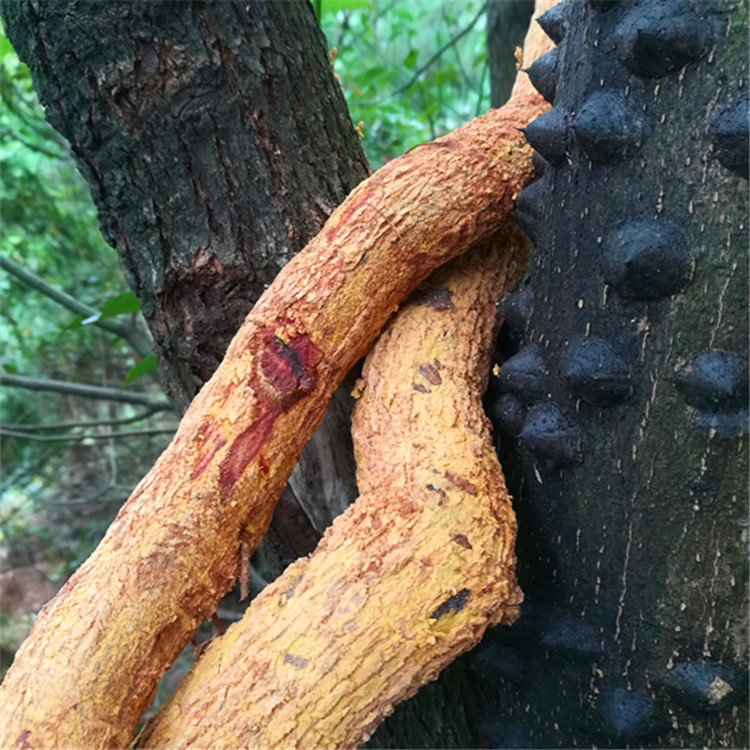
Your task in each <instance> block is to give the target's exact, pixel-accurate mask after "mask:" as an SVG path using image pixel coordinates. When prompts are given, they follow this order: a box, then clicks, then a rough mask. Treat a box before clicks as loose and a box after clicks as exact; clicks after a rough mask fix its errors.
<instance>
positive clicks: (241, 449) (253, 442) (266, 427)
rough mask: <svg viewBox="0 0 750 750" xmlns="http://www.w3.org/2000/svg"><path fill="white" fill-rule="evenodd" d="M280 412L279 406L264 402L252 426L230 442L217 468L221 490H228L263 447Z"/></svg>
mask: <svg viewBox="0 0 750 750" xmlns="http://www.w3.org/2000/svg"><path fill="white" fill-rule="evenodd" d="M279 414H281V409H280V408H273V406H272V405H271V404H266V405H265V409H264V410H263V411H262V412H261V414H260V416H259V417H258V419H256V420H255V422H254V423H253V426H252V427H248V428H247V429H246V430H245V431H244V432H243V433H242V434H240V436H239V437H237V438H236V439H235V441H234V442H233V443H232V445H231V447H230V449H229V451H228V452H227V457H226V458H225V459H224V461H223V462H222V464H221V467H220V468H219V486H220V487H221V489H222V491H223V492H225V493H226V492H229V490H231V489H232V487H234V485H235V483H236V482H237V480H238V479H239V478H240V476H241V475H242V472H243V471H245V469H246V467H247V465H248V464H249V463H250V462H251V461H252V460H253V459H254V458H255V456H256V455H257V454H258V451H260V449H261V448H262V447H263V445H264V444H265V442H266V440H267V439H268V435H269V434H270V432H271V429H272V428H273V425H274V423H275V422H276V419H277V418H278V416H279Z"/></svg>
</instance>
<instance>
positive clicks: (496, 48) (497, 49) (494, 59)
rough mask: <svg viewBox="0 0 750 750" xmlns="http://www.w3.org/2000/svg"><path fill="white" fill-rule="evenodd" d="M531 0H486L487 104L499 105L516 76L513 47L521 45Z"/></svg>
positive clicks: (531, 6) (508, 96)
mask: <svg viewBox="0 0 750 750" xmlns="http://www.w3.org/2000/svg"><path fill="white" fill-rule="evenodd" d="M533 12H534V0H512V1H511V2H509V0H489V2H488V3H487V60H488V63H489V68H490V104H491V105H492V106H493V107H502V106H503V104H505V102H507V101H508V99H509V98H510V91H511V89H512V88H513V82H514V81H515V80H516V72H517V71H516V58H515V55H514V54H513V52H514V50H515V49H516V47H523V39H524V36H526V31H527V29H528V28H529V21H530V19H531V14H532V13H533Z"/></svg>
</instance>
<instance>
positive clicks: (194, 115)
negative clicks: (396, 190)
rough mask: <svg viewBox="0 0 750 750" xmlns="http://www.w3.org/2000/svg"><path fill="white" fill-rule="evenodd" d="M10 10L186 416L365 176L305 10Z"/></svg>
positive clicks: (259, 5) (46, 6)
mask: <svg viewBox="0 0 750 750" xmlns="http://www.w3.org/2000/svg"><path fill="white" fill-rule="evenodd" d="M3 14H4V18H5V21H6V28H7V30H8V33H9V34H10V36H11V40H12V41H13V44H14V45H15V47H16V49H17V50H18V53H19V55H20V56H21V57H22V58H23V59H24V60H27V61H28V62H29V65H30V68H31V70H32V73H33V75H34V80H35V84H36V87H37V90H38V92H39V96H40V98H41V101H42V103H43V104H44V106H45V109H46V114H47V117H48V119H49V121H50V122H51V124H52V125H53V126H54V127H55V128H56V129H57V130H59V131H60V132H61V133H62V134H63V135H64V136H65V137H66V138H67V139H68V140H69V141H70V144H71V148H72V150H73V153H74V154H75V156H76V158H77V159H78V162H79V164H80V166H81V171H82V172H83V173H84V175H85V176H86V177H87V179H88V181H89V184H90V185H91V190H92V196H93V198H94V201H95V203H96V205H97V208H98V210H99V219H100V222H101V225H102V233H103V234H104V236H105V237H106V238H107V239H108V240H109V242H110V243H111V244H112V245H114V246H115V247H116V248H117V249H118V250H119V252H120V258H121V261H122V266H123V268H124V270H125V273H126V275H127V278H128V282H129V284H130V286H131V288H132V289H133V291H134V292H135V294H136V295H137V297H138V299H139V300H140V301H141V304H142V306H143V312H144V314H145V316H146V319H147V321H148V322H149V326H150V328H151V330H152V332H153V334H154V340H155V344H156V347H157V354H158V356H159V363H160V366H161V367H162V368H163V370H164V383H165V384H166V385H167V386H168V388H169V391H170V394H171V395H172V396H173V397H174V399H175V400H176V402H177V403H178V405H179V406H180V407H181V408H182V409H183V410H184V409H185V408H186V407H187V406H188V404H189V403H190V402H191V401H192V399H193V397H194V396H195V394H196V393H197V392H198V390H199V389H200V387H201V386H202V385H203V383H205V382H206V380H208V378H209V377H210V376H211V375H212V373H213V372H214V370H215V369H216V367H217V366H218V364H219V362H220V361H221V359H222V358H223V356H224V351H225V350H226V347H227V345H228V344H229V341H230V340H231V338H232V336H234V334H235V333H236V332H237V329H238V328H239V326H240V324H241V323H242V320H243V319H244V317H245V315H246V314H247V313H248V311H249V310H250V308H251V307H252V305H253V304H254V303H255V301H256V300H257V299H258V297H260V295H261V293H262V292H263V290H264V289H265V287H266V286H267V285H268V284H270V283H271V281H273V279H274V278H275V277H276V275H277V274H278V272H279V271H280V270H281V269H282V268H283V267H284V265H285V264H286V263H287V262H288V261H290V260H291V259H292V258H293V257H294V256H295V255H296V254H297V252H299V251H300V250H301V249H302V248H303V247H304V246H305V245H306V244H307V242H308V241H309V240H310V239H312V237H314V236H315V235H316V234H317V233H318V231H319V230H320V227H321V226H322V225H323V223H324V222H325V220H326V219H327V218H328V216H329V215H330V213H331V211H333V209H334V208H335V207H336V206H338V205H339V204H340V203H341V202H342V201H343V200H344V198H345V197H346V195H347V194H348V193H349V191H350V190H351V189H352V188H353V187H355V186H356V185H357V183H358V182H360V180H362V179H363V178H364V177H366V176H367V174H368V168H367V162H366V159H365V157H364V154H363V153H362V149H361V147H360V145H359V142H358V139H357V135H356V133H355V132H354V129H353V128H352V126H351V122H350V119H349V116H348V113H347V109H346V104H345V102H344V98H343V94H342V93H341V90H340V88H339V86H338V84H337V83H336V81H335V79H334V76H333V75H332V72H331V66H330V64H329V62H328V54H327V50H326V43H325V39H324V37H323V35H322V33H321V32H320V30H319V29H318V28H317V25H316V22H315V17H314V15H313V12H312V8H311V6H310V5H309V3H305V2H285V3H283V4H280V3H267V2H257V1H255V2H243V3H239V2H231V3H230V2H220V3H216V2H214V3H198V2H187V3H125V2H123V3H83V4H82V3H77V2H72V0H66V1H64V2H56V3H43V2H28V3H15V2H7V3H4V4H3ZM289 154H292V155H293V158H289V157H288V156H286V157H285V156H284V155H289Z"/></svg>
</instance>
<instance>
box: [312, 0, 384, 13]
mask: <svg viewBox="0 0 750 750" xmlns="http://www.w3.org/2000/svg"><path fill="white" fill-rule="evenodd" d="M322 8H323V13H327V12H330V13H338V12H339V11H340V10H363V9H367V10H369V9H370V8H372V0H322Z"/></svg>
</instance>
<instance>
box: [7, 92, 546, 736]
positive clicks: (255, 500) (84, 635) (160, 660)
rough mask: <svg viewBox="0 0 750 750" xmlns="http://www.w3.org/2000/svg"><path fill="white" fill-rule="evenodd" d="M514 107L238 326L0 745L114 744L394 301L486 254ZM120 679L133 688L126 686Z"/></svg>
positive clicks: (72, 587)
mask: <svg viewBox="0 0 750 750" xmlns="http://www.w3.org/2000/svg"><path fill="white" fill-rule="evenodd" d="M545 107H546V105H545V104H544V103H543V101H542V100H541V98H540V97H539V96H537V95H534V96H526V97H520V98H518V99H515V100H513V101H512V102H510V103H509V104H507V105H506V106H505V107H503V108H502V109H500V110H495V111H491V112H490V113H488V114H487V115H485V116H483V117H480V118H477V119H476V120H474V121H472V122H470V123H468V124H467V125H465V126H463V127H462V128H459V129H458V130H456V131H455V132H453V133H451V134H450V135H448V136H445V137H443V138H440V139H438V140H436V141H434V142H432V143H430V144H425V145H424V146H421V147H419V148H417V149H415V150H414V151H412V152H411V153H408V154H405V155H404V156H402V157H401V158H399V159H396V160H394V161H392V162H390V163H389V164H388V165H386V166H385V167H383V169H381V170H379V171H378V172H377V173H376V174H374V175H373V176H372V177H370V178H369V179H368V180H366V181H365V182H363V183H362V184H361V185H360V186H359V187H358V188H356V189H355V190H354V191H353V192H352V193H351V194H350V195H349V197H348V198H347V199H346V201H345V202H344V203H343V204H342V205H341V206H340V207H339V208H338V209H337V210H336V211H335V212H334V213H333V214H332V216H331V218H330V219H329V220H328V222H327V223H326V225H325V227H324V229H323V231H322V232H321V233H320V234H319V235H318V236H317V237H316V238H315V239H314V240H313V241H312V242H310V243H309V245H308V246H307V247H306V248H305V250H303V251H302V252H301V253H300V254H299V255H298V256H297V257H296V258H294V259H293V260H292V261H291V262H290V263H289V264H288V265H287V266H286V267H285V268H284V270H283V271H282V272H281V274H279V276H278V278H277V279H276V281H275V282H274V283H273V284H272V285H271V286H270V287H269V289H268V290H267V291H266V292H265V293H264V294H263V296H262V297H261V299H260V300H259V301H258V303H257V305H256V306H255V308H254V309H253V310H252V311H251V312H250V313H249V315H248V317H247V318H246V320H245V322H244V323H243V325H242V327H241V329H240V331H239V332H238V333H237V335H236V336H235V338H234V339H233V341H232V343H231V345H230V347H229V350H228V352H227V355H226V357H225V359H224V361H223V362H222V364H221V365H220V367H219V369H218V370H217V371H216V373H215V374H214V376H213V377H212V378H211V380H210V381H209V382H208V383H207V384H206V386H205V387H204V388H203V389H202V390H201V392H200V393H199V394H198V396H197V397H196V398H195V400H194V401H193V403H192V405H191V406H190V408H189V409H188V411H187V413H186V414H185V417H184V418H183V420H182V422H181V424H180V428H179V430H178V432H177V435H176V436H175V438H174V440H173V441H172V443H171V445H170V446H169V447H168V448H167V449H166V451H165V452H164V453H163V454H162V456H161V457H160V458H159V460H158V461H157V463H156V465H155V466H154V467H153V469H152V470H151V471H150V472H149V473H148V474H147V475H146V477H144V479H143V480H142V481H141V482H140V484H139V485H138V487H136V489H135V490H134V492H133V494H132V495H131V497H130V499H129V500H128V502H127V503H126V504H125V506H124V507H123V509H122V510H121V511H120V513H119V514H118V516H117V518H116V519H115V521H114V522H113V524H112V525H111V527H110V529H109V531H108V532H107V534H106V536H105V537H104V539H103V540H102V542H101V543H100V545H99V546H98V548H97V549H96V551H95V552H94V553H93V554H92V556H91V557H90V558H89V559H88V560H87V561H86V562H85V563H84V564H83V565H82V566H81V568H79V570H78V571H77V572H76V573H75V574H74V575H73V577H72V578H71V579H70V580H69V581H68V583H67V584H66V585H65V586H64V587H63V589H62V590H61V591H60V593H59V594H58V596H57V597H56V598H55V599H54V600H53V601H52V602H51V603H50V604H49V605H48V606H47V607H46V608H45V609H44V610H43V611H42V612H41V613H40V615H39V618H38V619H37V622H36V624H35V626H34V629H33V631H32V633H31V635H30V636H29V638H28V639H27V641H26V642H25V644H24V645H23V646H22V647H21V649H19V651H18V653H17V655H16V661H15V663H14V664H13V666H12V667H11V669H10V670H9V672H8V675H7V676H6V679H5V681H4V683H3V685H2V686H1V687H0V699H1V700H2V701H3V705H4V709H5V717H6V721H4V723H3V726H2V734H1V735H0V743H1V744H3V745H6V746H8V745H15V744H17V743H20V744H22V745H23V744H25V745H26V746H28V747H70V746H78V747H113V746H123V745H124V744H126V743H127V742H128V740H129V738H130V736H132V732H133V729H134V727H135V724H136V722H137V720H138V718H139V717H140V715H141V714H142V712H143V710H144V709H145V708H146V707H147V706H148V704H149V703H150V702H151V700H152V699H153V696H154V693H155V691H156V687H157V683H158V681H159V679H160V678H161V676H162V675H163V673H164V672H165V671H166V669H167V668H168V667H169V665H170V664H171V662H172V661H173V660H174V658H175V657H176V656H177V654H178V653H179V651H180V650H181V649H182V647H183V646H184V645H185V644H186V643H187V642H189V640H190V638H191V637H192V635H193V633H194V631H195V629H196V628H197V626H198V625H199V624H200V623H201V622H202V621H203V620H204V619H205V618H206V617H208V616H209V615H210V614H211V613H212V612H213V611H214V610H215V608H216V605H217V603H218V601H219V599H220V598H221V596H222V595H223V594H224V593H225V592H226V591H227V590H228V589H229V588H230V587H231V585H232V583H233V581H234V579H235V577H236V574H237V553H238V550H239V549H240V547H241V545H242V544H243V543H244V544H245V545H247V546H248V547H250V548H251V549H252V548H254V547H255V546H256V545H257V543H258V541H259V540H260V538H261V537H262V535H263V533H264V531H265V530H266V528H267V526H268V523H269V521H270V517H271V513H272V511H273V507H274V504H275V502H276V500H277V498H278V496H279V494H280V492H281V490H282V488H283V486H284V483H285V482H286V479H287V477H288V476H289V473H290V472H291V470H292V468H293V467H294V464H295V462H296V461H297V459H298V457H299V454H300V452H301V450H302V448H303V446H304V444H305V442H306V440H307V439H308V438H309V436H310V435H311V433H312V432H313V430H314V429H315V427H316V426H317V425H318V423H319V422H320V420H321V418H322V416H323V413H324V409H325V405H326V403H327V401H328V399H329V398H330V395H331V393H332V392H333V390H334V389H335V387H336V386H337V384H338V383H339V382H340V381H341V379H342V378H343V377H344V375H345V374H346V372H347V371H348V370H349V369H350V368H351V366H352V365H353V364H354V363H355V362H356V361H357V360H358V359H359V358H360V357H361V356H363V355H364V353H365V352H366V351H367V349H368V347H369V346H370V344H371V343H372V341H373V340H374V338H375V337H376V336H377V334H378V333H379V331H380V329H381V328H382V327H383V325H384V324H385V322H386V321H387V319H388V317H389V316H390V314H391V313H392V312H393V311H394V310H395V309H396V308H397V306H398V304H399V303H400V302H401V301H402V300H403V299H405V298H406V297H407V296H408V294H409V293H410V292H411V291H412V290H413V289H414V288H415V287H416V286H417V284H418V283H419V282H420V281H421V280H423V279H424V278H426V277H427V276H428V275H429V273H430V272H431V271H433V270H434V269H435V268H437V267H438V266H440V265H442V264H443V263H445V262H447V261H448V260H450V259H451V258H453V257H455V256H457V255H458V254H460V253H461V252H464V251H465V250H466V249H468V248H470V247H473V246H476V245H478V244H481V243H483V242H486V241H487V240H488V239H489V238H490V237H491V236H492V234H493V233H494V232H495V231H497V229H498V227H499V226H500V225H501V224H502V222H503V220H504V219H505V218H506V217H507V216H508V215H509V213H510V211H511V209H512V203H513V199H514V197H515V195H516V194H517V192H518V191H519V190H520V189H521V188H522V187H523V186H524V185H525V184H526V183H528V181H529V180H530V179H531V178H532V167H531V159H530V154H531V152H530V149H529V147H528V146H527V145H525V143H524V139H523V136H522V133H521V132H520V130H519V127H520V126H522V125H524V124H525V123H527V122H528V121H529V120H530V119H531V118H532V117H534V116H535V115H536V114H538V113H539V112H541V111H543V110H544V109H545ZM126 677H127V678H128V679H126Z"/></svg>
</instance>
